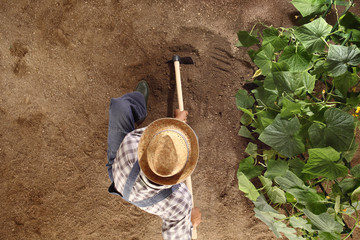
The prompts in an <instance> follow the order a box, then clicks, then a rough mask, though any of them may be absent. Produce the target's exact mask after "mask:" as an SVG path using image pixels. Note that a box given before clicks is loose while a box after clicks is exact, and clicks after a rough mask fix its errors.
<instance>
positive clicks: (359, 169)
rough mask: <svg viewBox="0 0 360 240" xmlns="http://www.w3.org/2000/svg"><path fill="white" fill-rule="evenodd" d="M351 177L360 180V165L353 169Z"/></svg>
mask: <svg viewBox="0 0 360 240" xmlns="http://www.w3.org/2000/svg"><path fill="white" fill-rule="evenodd" d="M351 175H353V177H356V178H360V164H357V165H355V166H353V167H352V168H351Z"/></svg>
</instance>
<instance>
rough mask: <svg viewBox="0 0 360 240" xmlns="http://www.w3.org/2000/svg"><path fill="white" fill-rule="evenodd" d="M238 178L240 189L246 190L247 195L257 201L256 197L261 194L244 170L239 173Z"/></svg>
mask: <svg viewBox="0 0 360 240" xmlns="http://www.w3.org/2000/svg"><path fill="white" fill-rule="evenodd" d="M237 178H238V185H239V190H240V191H242V192H244V193H245V196H246V197H247V198H249V199H250V200H252V201H256V199H257V198H258V197H259V196H260V194H259V192H258V191H257V190H256V188H255V186H254V184H252V183H251V182H250V180H249V179H248V178H247V177H246V176H245V174H244V173H242V172H238V173H237Z"/></svg>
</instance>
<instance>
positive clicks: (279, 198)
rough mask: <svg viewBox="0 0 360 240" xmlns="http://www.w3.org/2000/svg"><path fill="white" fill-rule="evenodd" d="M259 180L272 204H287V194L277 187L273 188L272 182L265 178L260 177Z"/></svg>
mask: <svg viewBox="0 0 360 240" xmlns="http://www.w3.org/2000/svg"><path fill="white" fill-rule="evenodd" d="M259 179H260V181H261V183H262V185H263V186H264V189H265V191H266V194H267V195H268V197H269V199H270V201H271V202H272V203H280V204H284V203H286V197H285V192H284V191H283V190H281V189H280V188H278V187H276V186H275V187H273V186H272V181H271V180H270V179H268V178H266V177H264V176H259Z"/></svg>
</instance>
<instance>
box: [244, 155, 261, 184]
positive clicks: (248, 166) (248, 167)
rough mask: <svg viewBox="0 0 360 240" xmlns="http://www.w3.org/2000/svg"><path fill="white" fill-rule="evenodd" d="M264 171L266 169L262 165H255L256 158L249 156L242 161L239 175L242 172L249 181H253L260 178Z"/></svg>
mask: <svg viewBox="0 0 360 240" xmlns="http://www.w3.org/2000/svg"><path fill="white" fill-rule="evenodd" d="M263 170H264V167H263V166H261V165H255V161H254V158H253V157H251V156H249V157H247V158H245V159H243V160H241V162H240V164H239V169H238V173H239V172H242V173H243V174H245V176H246V177H247V178H248V179H252V178H254V177H257V176H259V175H260V174H261V172H262V171H263Z"/></svg>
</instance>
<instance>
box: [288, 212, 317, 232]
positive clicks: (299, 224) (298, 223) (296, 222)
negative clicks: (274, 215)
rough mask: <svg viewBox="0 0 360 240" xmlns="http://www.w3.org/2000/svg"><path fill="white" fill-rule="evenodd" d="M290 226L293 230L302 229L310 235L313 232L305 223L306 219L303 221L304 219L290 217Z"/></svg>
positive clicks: (309, 225)
mask: <svg viewBox="0 0 360 240" xmlns="http://www.w3.org/2000/svg"><path fill="white" fill-rule="evenodd" d="M290 224H291V226H293V227H294V228H300V229H304V230H306V231H308V232H310V233H311V232H314V230H312V229H311V224H309V223H308V221H306V219H304V218H301V217H295V216H291V217H290Z"/></svg>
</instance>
